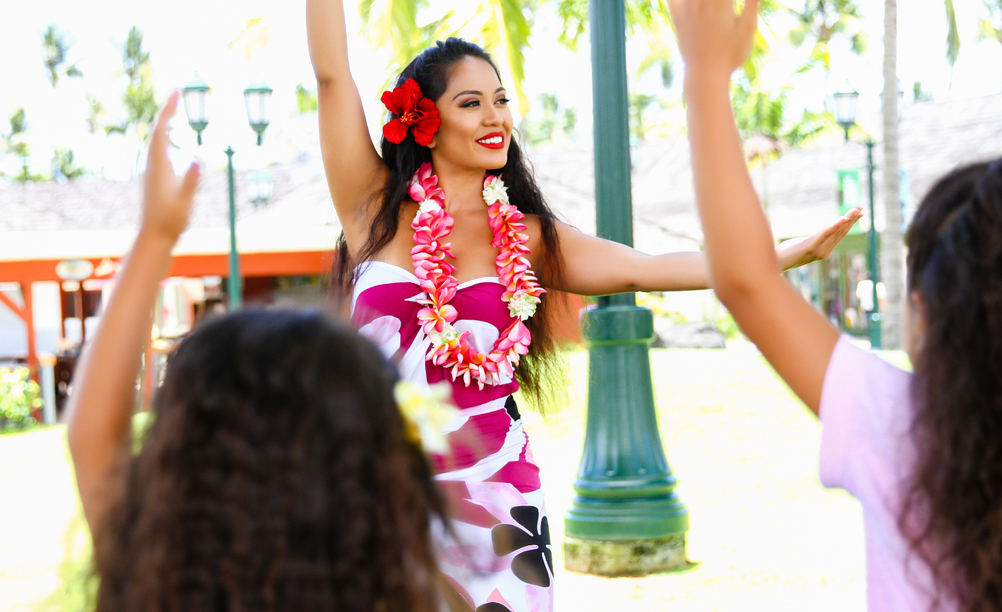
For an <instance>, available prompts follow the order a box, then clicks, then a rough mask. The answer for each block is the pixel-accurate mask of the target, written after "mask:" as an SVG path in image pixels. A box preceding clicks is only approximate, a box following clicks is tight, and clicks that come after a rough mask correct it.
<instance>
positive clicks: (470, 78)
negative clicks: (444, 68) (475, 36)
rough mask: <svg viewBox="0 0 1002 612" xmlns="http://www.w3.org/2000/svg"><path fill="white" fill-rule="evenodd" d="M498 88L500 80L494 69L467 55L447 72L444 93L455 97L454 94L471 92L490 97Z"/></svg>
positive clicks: (481, 60) (483, 61) (477, 58)
mask: <svg viewBox="0 0 1002 612" xmlns="http://www.w3.org/2000/svg"><path fill="white" fill-rule="evenodd" d="M498 87H501V80H500V79H499V78H498V75H497V73H496V72H495V71H494V68H493V67H492V66H491V65H490V64H489V63H487V62H486V61H485V60H483V59H481V58H479V57H473V56H472V55H467V56H466V57H464V58H463V59H461V60H459V61H458V62H456V64H455V65H454V66H453V67H452V69H451V70H450V71H449V85H448V87H447V88H446V93H449V92H452V93H453V95H455V93H456V92H460V91H467V90H471V91H480V92H483V93H484V94H486V95H491V94H493V93H494V92H495V91H496V90H497V88H498Z"/></svg>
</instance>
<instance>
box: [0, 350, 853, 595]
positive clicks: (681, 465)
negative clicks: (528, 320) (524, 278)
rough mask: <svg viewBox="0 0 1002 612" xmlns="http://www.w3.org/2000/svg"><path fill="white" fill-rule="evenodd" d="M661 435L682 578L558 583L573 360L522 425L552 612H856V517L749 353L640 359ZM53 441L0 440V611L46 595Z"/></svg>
mask: <svg viewBox="0 0 1002 612" xmlns="http://www.w3.org/2000/svg"><path fill="white" fill-rule="evenodd" d="M651 355H652V367H653V370H654V374H655V384H656V393H657V402H658V410H659V417H660V422H661V433H662V436H663V438H664V440H665V446H666V448H667V450H668V458H669V461H670V463H671V466H672V469H673V470H674V472H675V474H676V475H677V477H678V479H679V485H678V492H679V494H680V496H681V497H682V500H683V501H684V502H685V503H686V505H687V506H688V508H689V510H690V521H691V528H690V531H689V536H688V538H689V541H688V550H689V558H690V560H691V561H692V562H693V564H694V565H693V566H692V567H691V568H690V569H688V570H686V571H682V572H675V573H666V574H660V575H655V576H649V577H645V578H618V579H603V578H596V577H592V576H585V575H582V574H575V573H572V572H567V571H563V570H562V562H561V555H560V551H559V544H558V543H559V541H560V538H561V536H562V524H561V523H562V521H561V520H560V517H561V516H562V515H563V512H564V510H565V509H566V508H567V506H568V504H569V503H570V499H571V493H572V492H571V482H572V481H573V478H574V473H575V471H576V469H577V462H578V458H579V456H580V452H581V441H582V435H583V434H582V429H583V419H582V417H583V401H582V400H583V398H584V394H585V393H584V387H583V384H582V382H581V381H582V380H583V379H584V372H585V362H586V359H585V356H584V354H576V355H575V356H574V357H573V359H572V364H573V371H574V372H575V374H576V375H577V378H578V379H579V380H578V382H577V384H576V385H575V392H574V394H573V395H572V398H571V401H570V402H569V405H568V407H567V409H566V410H564V411H563V412H561V413H560V414H557V415H554V416H552V417H551V418H550V419H549V420H548V421H543V420H541V419H540V418H539V417H537V416H535V415H525V416H526V421H527V428H528V430H529V435H530V438H531V439H532V441H533V445H534V451H535V454H536V458H537V460H538V461H539V463H540V465H541V466H542V470H543V484H544V487H545V489H546V491H547V496H548V498H547V499H548V501H547V503H548V507H549V512H550V515H551V517H552V518H551V523H550V524H551V526H552V529H553V536H554V543H555V548H556V550H555V553H556V565H557V567H558V575H557V606H556V607H557V611H558V612H592V611H594V612H600V611H601V612H606V611H608V610H614V611H615V612H634V611H637V612H639V611H644V612H647V611H650V610H673V611H679V612H686V611H692V612H711V611H715V610H727V611H742V612H746V611H747V612H753V611H758V610H762V611H765V610H769V611H770V612H772V611H777V610H780V611H785V610H791V611H800V610H811V611H812V612H814V611H827V610H832V611H834V610H839V611H846V610H850V611H851V610H863V609H864V578H863V576H864V574H863V542H862V521H861V513H860V509H859V505H858V504H857V503H856V502H855V501H854V500H852V499H851V498H849V497H848V496H847V495H845V494H844V493H842V492H839V491H826V490H824V489H822V488H821V486H820V485H819V484H818V480H817V452H818V435H819V429H818V424H817V422H816V421H815V420H814V418H813V417H812V416H811V415H810V414H809V413H808V412H807V411H806V410H805V409H804V408H803V407H802V406H800V404H799V403H798V402H797V401H796V400H795V399H794V398H793V397H792V396H791V395H790V393H789V392H788V390H787V389H786V387H785V386H784V385H783V384H782V383H781V382H779V381H778V380H777V379H776V377H775V376H774V374H773V373H772V372H771V370H770V369H769V368H768V366H767V365H766V364H765V363H764V362H763V361H762V360H761V358H760V357H759V356H758V353H757V352H755V351H754V350H753V349H751V348H748V347H746V346H744V347H743V346H740V345H739V346H735V347H732V348H731V349H729V350H727V351H713V350H707V351H699V350H672V351H667V350H655V351H652V352H651ZM64 449H65V447H64V442H63V431H62V429H61V428H56V429H49V430H42V431H35V432H30V433H26V434H17V435H7V436H0V611H4V612H8V611H9V612H29V611H31V612H35V611H37V610H39V609H40V607H39V605H38V602H40V601H41V600H42V599H44V598H45V597H46V596H47V595H48V594H49V593H50V592H51V591H52V590H53V589H55V588H56V587H57V585H58V579H57V574H58V567H59V563H60V560H61V558H62V557H63V553H64V550H65V532H66V526H67V525H68V524H69V523H70V521H71V519H72V518H73V516H74V514H75V511H76V510H75V501H74V492H73V487H72V479H71V475H70V470H69V465H68V463H67V460H66V454H65V450H64Z"/></svg>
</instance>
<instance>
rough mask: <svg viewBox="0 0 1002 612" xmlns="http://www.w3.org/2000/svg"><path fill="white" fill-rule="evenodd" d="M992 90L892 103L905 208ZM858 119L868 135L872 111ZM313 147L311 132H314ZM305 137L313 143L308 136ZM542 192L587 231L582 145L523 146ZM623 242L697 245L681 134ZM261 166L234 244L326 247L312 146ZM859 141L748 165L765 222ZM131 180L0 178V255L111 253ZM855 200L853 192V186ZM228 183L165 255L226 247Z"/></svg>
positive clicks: (792, 226)
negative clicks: (256, 201) (267, 192)
mask: <svg viewBox="0 0 1002 612" xmlns="http://www.w3.org/2000/svg"><path fill="white" fill-rule="evenodd" d="M1000 116H1002V95H994V96H986V97H982V98H974V99H967V100H958V101H954V102H946V103H932V102H924V103H918V104H913V105H910V106H908V107H906V108H905V109H904V113H903V117H902V121H901V128H900V130H901V141H900V142H901V166H902V168H903V169H905V170H906V171H907V172H908V175H909V179H910V180H909V184H910V199H911V203H912V205H913V206H912V209H913V208H914V203H915V202H917V201H918V200H919V199H920V198H921V197H922V195H924V193H925V192H926V191H927V190H928V189H929V187H930V186H931V185H932V182H933V181H934V180H936V178H938V177H939V176H941V175H943V174H944V173H946V172H947V171H949V170H950V169H952V168H954V167H956V166H957V165H960V164H963V163H969V162H973V161H977V160H984V159H990V158H994V157H999V156H1002V122H1000V121H998V117H1000ZM860 123H861V124H863V125H864V126H866V127H867V128H869V129H870V131H871V132H872V133H873V135H874V137H875V138H876V139H877V140H878V141H879V139H880V134H879V127H880V117H879V116H872V117H864V118H861V120H860ZM314 146H315V143H314ZM311 148H313V146H311ZM874 153H875V162H876V164H877V166H878V171H877V172H876V176H875V179H876V193H877V203H876V204H877V205H876V217H877V228H878V229H881V227H882V220H883V203H882V201H881V197H880V185H881V173H880V171H879V166H880V165H881V164H882V149H881V147H880V146H879V144H878V146H877V147H876V148H875V151H874ZM529 157H530V159H531V161H532V165H533V167H534V169H535V172H536V177H537V180H538V181H539V183H540V187H541V189H542V191H543V194H544V195H545V196H546V197H547V199H548V200H549V202H550V204H551V205H552V206H553V207H554V209H555V210H556V211H557V213H558V215H559V216H560V217H562V218H563V219H564V220H565V221H567V222H568V223H571V224H572V225H574V226H576V227H578V228H579V229H581V230H583V231H586V232H589V233H594V231H595V209H594V169H593V162H592V159H593V158H592V152H591V150H590V149H585V148H580V149H570V150H566V149H565V150H554V149H539V150H534V151H531V152H530V154H529ZM631 157H632V163H633V174H632V187H633V212H634V244H635V245H636V246H637V248H639V249H641V250H643V251H645V252H651V253H659V252H665V251H671V250H691V249H694V248H698V247H699V245H700V244H701V239H702V230H701V229H700V225H699V219H698V217H697V215H696V209H695V203H694V202H695V196H694V193H693V187H692V169H691V163H690V159H689V147H688V142H687V141H686V140H685V139H672V140H663V141H658V142H650V143H645V144H642V145H640V146H637V147H634V148H633V149H632V151H631ZM304 158H305V161H304V162H301V163H298V164H296V165H291V166H273V167H269V168H268V172H270V174H271V175H272V181H273V195H272V197H271V199H270V200H269V202H268V203H267V204H266V205H265V206H263V207H261V208H255V207H254V206H253V204H252V203H251V202H250V201H249V200H248V198H247V189H246V185H247V182H248V178H249V173H243V172H241V173H237V175H236V190H237V219H238V220H237V237H238V244H239V248H240V250H241V252H244V253H268V252H291V251H327V250H330V249H332V248H333V245H334V241H335V239H336V236H337V234H338V233H339V230H340V224H339V223H338V220H337V217H336V216H335V214H334V209H333V206H332V205H331V200H330V195H329V193H328V191H327V184H326V179H325V177H324V173H323V167H322V165H321V163H320V161H319V156H318V155H314V156H312V157H310V156H308V155H307V156H304ZM865 165H866V147H865V146H864V145H863V144H861V143H859V142H856V141H854V142H848V143H847V142H845V141H844V140H843V138H842V136H841V135H840V134H839V135H836V134H832V135H828V136H825V137H822V138H819V139H818V140H816V141H815V142H813V143H812V144H811V145H810V146H807V147H804V148H801V149H796V150H791V151H786V152H784V153H783V154H782V156H781V157H780V159H778V160H777V161H775V162H772V163H770V164H768V165H767V166H764V167H763V166H757V167H755V168H753V169H752V177H753V180H754V181H755V183H756V187H757V188H758V189H759V191H760V193H763V192H764V193H765V197H764V198H763V199H764V201H765V203H766V206H767V210H768V214H769V217H770V220H771V221H772V224H773V232H774V234H775V235H776V236H777V237H780V238H786V237H793V236H800V235H807V234H810V233H812V232H814V231H815V230H817V229H818V228H820V227H821V226H822V225H823V224H824V223H826V222H827V221H829V220H832V219H834V218H835V216H836V215H837V210H838V204H837V197H838V196H837V193H836V172H837V170H840V169H853V168H855V169H860V170H861V171H863V172H861V178H862V187H863V190H864V194H865V190H866V183H865ZM140 189H141V183H140V181H139V180H138V179H134V180H131V181H107V180H100V179H96V178H83V179H78V180H76V181H73V182H71V183H64V184H59V183H27V184H24V185H0V213H2V218H3V224H2V225H0V261H5V260H6V261H18V260H27V259H33V258H45V259H54V258H64V257H118V256H121V255H123V254H124V253H125V252H126V251H127V250H128V247H129V245H130V244H131V242H132V240H133V238H134V236H135V231H136V229H137V228H138V223H139V199H140ZM863 202H865V197H864V200H863ZM228 241H229V230H228V192H227V187H226V176H225V173H223V172H213V173H210V174H208V175H207V176H205V177H204V179H203V182H202V185H201V186H200V188H199V192H198V194H197V195H196V198H195V210H194V214H193V218H192V222H191V226H190V228H189V229H188V231H187V232H185V234H184V235H183V236H182V239H181V241H180V242H179V244H178V246H177V248H176V249H175V253H176V254H211V253H225V252H227V251H228V249H229V242H228Z"/></svg>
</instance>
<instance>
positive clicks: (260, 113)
mask: <svg viewBox="0 0 1002 612" xmlns="http://www.w3.org/2000/svg"><path fill="white" fill-rule="evenodd" d="M270 99H271V87H268V86H267V85H265V83H264V81H258V82H257V83H251V84H250V85H249V86H248V87H247V89H245V90H244V102H245V103H246V104H247V120H248V121H249V122H250V125H251V129H253V130H254V131H255V132H257V144H258V146H261V141H262V140H263V139H264V130H265V128H267V127H268V101H269V100H270Z"/></svg>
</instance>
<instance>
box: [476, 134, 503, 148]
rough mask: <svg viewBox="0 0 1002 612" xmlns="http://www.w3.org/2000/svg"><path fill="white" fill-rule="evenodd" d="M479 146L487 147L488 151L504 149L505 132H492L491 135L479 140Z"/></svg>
mask: <svg viewBox="0 0 1002 612" xmlns="http://www.w3.org/2000/svg"><path fill="white" fill-rule="evenodd" d="M477 144H478V145H480V146H482V147H487V148H488V149H503V148H504V132H491V133H490V134H488V135H486V136H484V137H482V138H479V139H478V140H477Z"/></svg>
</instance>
